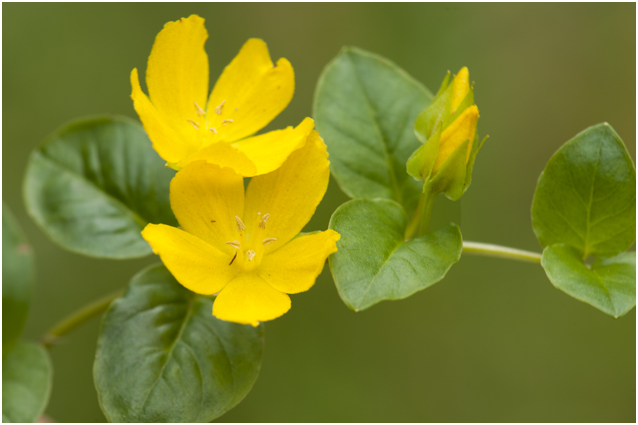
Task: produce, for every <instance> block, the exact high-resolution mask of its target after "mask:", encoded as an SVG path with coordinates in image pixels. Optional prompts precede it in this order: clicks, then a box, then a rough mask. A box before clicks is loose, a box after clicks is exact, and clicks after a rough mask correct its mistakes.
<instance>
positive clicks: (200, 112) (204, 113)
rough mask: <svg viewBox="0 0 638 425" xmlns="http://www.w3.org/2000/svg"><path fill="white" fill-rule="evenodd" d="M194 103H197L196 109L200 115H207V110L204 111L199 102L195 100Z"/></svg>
mask: <svg viewBox="0 0 638 425" xmlns="http://www.w3.org/2000/svg"><path fill="white" fill-rule="evenodd" d="M193 104H195V111H197V115H199V116H200V117H201V116H204V115H206V111H204V110H203V109H202V107H201V106H199V105H198V104H197V102H195V101H193Z"/></svg>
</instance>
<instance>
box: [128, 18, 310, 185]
mask: <svg viewBox="0 0 638 425" xmlns="http://www.w3.org/2000/svg"><path fill="white" fill-rule="evenodd" d="M207 38H208V33H207V31H206V28H205V27H204V19H202V18H200V17H199V16H196V15H191V16H190V17H189V18H182V19H180V20H179V21H176V22H169V23H167V24H166V25H165V26H164V29H163V30H162V31H160V33H159V34H158V35H157V37H156V39H155V43H154V44H153V49H152V51H151V55H150V57H149V59H148V66H147V70H146V85H147V87H148V93H149V97H150V99H149V97H147V96H146V95H145V94H144V92H142V89H141V87H140V83H139V77H138V72H137V69H134V70H133V72H132V73H131V85H132V87H133V90H132V93H131V97H132V99H133V103H134V106H135V111H136V112H137V113H138V115H139V116H140V119H141V121H142V123H143V125H144V129H145V130H146V132H147V133H148V135H149V137H150V139H151V141H152V142H153V148H154V149H155V150H156V151H157V152H158V153H159V155H160V156H161V157H162V158H164V159H165V160H166V161H167V163H168V165H169V166H171V167H173V168H175V169H177V170H179V169H181V168H183V167H184V166H186V165H187V164H189V163H191V162H193V161H198V160H204V161H206V162H210V163H214V164H218V165H220V166H222V167H230V168H232V169H234V170H235V171H236V172H237V173H239V174H241V175H242V176H254V175H259V174H265V173H269V172H271V171H273V170H275V169H277V168H278V167H279V166H281V164H283V162H284V161H285V160H286V158H287V157H288V156H289V155H290V153H291V152H293V151H295V150H296V149H298V148H299V147H301V146H302V145H303V144H304V142H305V140H306V138H307V137H308V135H309V134H310V131H312V129H313V128H314V123H313V122H312V120H311V119H310V118H306V119H305V120H304V121H303V122H302V123H301V124H300V125H299V126H297V127H296V128H292V127H288V128H286V129H285V130H279V131H272V132H270V133H266V134H262V135H259V136H255V137H248V136H251V135H253V134H255V133H256V132H257V131H259V130H260V129H262V128H263V127H265V126H266V125H267V124H268V123H269V122H270V121H272V120H273V119H274V118H275V117H276V116H277V115H278V114H279V113H280V112H281V111H282V110H283V109H284V108H285V107H286V106H287V105H288V103H289V102H290V100H291V99H292V95H293V92H294V88H295V82H294V72H293V69H292V66H291V65H290V62H288V61H287V60H286V59H279V60H278V61H277V64H276V65H274V64H273V63H272V60H271V59H270V55H269V53H268V48H267V47H266V43H264V42H263V41H262V40H259V39H250V40H248V41H247V42H246V44H244V46H243V47H242V48H241V50H240V51H239V54H238V55H237V56H236V57H235V59H233V61H232V62H231V63H230V64H229V65H228V66H227V67H226V68H225V69H224V72H223V73H222V75H221V77H220V78H219V80H218V81H217V83H216V84H215V87H214V88H213V91H212V93H211V95H210V97H209V98H208V99H207V95H208V81H209V75H208V57H207V55H206V52H205V50H204V43H205V41H206V39H207Z"/></svg>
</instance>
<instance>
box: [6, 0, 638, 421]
mask: <svg viewBox="0 0 638 425" xmlns="http://www.w3.org/2000/svg"><path fill="white" fill-rule="evenodd" d="M3 12H4V13H3V45H2V47H3V59H4V61H3V98H2V100H3V106H4V110H3V133H2V135H3V142H4V143H3V145H2V153H3V157H4V161H3V164H2V165H3V175H2V177H3V179H2V188H3V198H4V199H5V201H7V203H8V205H9V206H10V207H11V208H12V209H13V211H14V212H15V214H16V216H17V217H18V219H19V221H20V223H21V224H22V225H23V226H24V228H25V230H26V233H27V235H28V237H29V239H30V241H31V242H32V244H33V245H34V248H35V252H36V257H37V277H38V278H37V293H36V296H35V300H34V304H33V305H32V308H31V311H30V317H29V320H28V323H27V328H26V335H27V336H28V337H32V338H37V337H39V336H40V335H42V333H43V332H44V331H46V329H47V328H48V327H50V326H51V325H52V324H53V323H54V322H55V321H57V320H59V319H61V318H62V317H64V316H65V315H66V314H68V313H70V312H71V311H72V310H74V309H76V308H78V307H80V306H81V305H83V304H84V303H87V302H89V301H91V300H93V299H95V298H97V297H99V296H101V295H103V294H106V293H109V292H111V291H113V290H115V289H117V288H120V287H122V286H123V285H125V284H126V282H127V281H128V280H129V278H130V277H131V276H132V275H133V274H134V273H135V272H137V271H138V270H140V269H141V268H142V267H144V266H145V265H147V264H149V263H153V262H157V261H158V260H157V258H146V259H142V260H135V261H120V262H115V261H107V260H95V259H88V258H85V257H82V256H78V255H75V254H72V253H69V252H66V251H64V250H63V249H61V248H59V247H58V246H56V245H54V244H53V243H52V242H50V241H49V240H48V239H47V238H46V236H45V235H44V234H43V233H42V232H41V231H40V230H39V229H38V228H37V227H36V226H35V225H34V223H33V222H32V221H31V220H30V219H29V218H28V216H27V215H26V212H25V209H24V206H23V203H22V198H21V184H22V179H23V174H24V170H25V165H26V162H27V158H28V155H29V152H30V151H31V150H32V149H33V148H34V147H35V146H37V145H38V143H40V141H41V140H42V139H43V138H44V137H45V136H46V135H47V134H49V133H50V132H52V131H54V130H55V129H56V128H57V127H59V126H60V125H62V124H63V123H65V122H66V121H68V120H71V119H75V118H76V117H79V116H85V115H94V114H102V113H113V114H124V115H128V116H131V117H135V118H137V117H136V115H135V112H134V110H133V105H132V102H131V100H130V98H129V94H130V86H129V73H130V71H131V70H132V69H133V68H134V67H138V68H140V69H141V70H142V72H143V70H144V69H145V64H146V59H147V57H148V55H149V53H150V51H151V46H152V44H153V40H154V38H155V35H156V34H157V33H158V32H159V30H160V29H161V28H162V26H163V25H164V23H165V22H167V21H171V20H176V19H178V18H180V17H185V16H189V15H190V14H193V13H195V14H199V15H200V16H202V17H204V18H205V19H206V24H207V28H208V31H209V34H210V38H209V40H208V42H207V45H206V48H207V51H208V54H209V58H210V60H211V75H212V79H213V82H214V81H215V80H216V78H217V76H218V75H219V74H220V72H221V70H222V68H223V67H224V66H225V65H226V64H227V63H228V62H229V61H230V60H231V59H232V58H233V57H234V55H235V54H236V53H237V51H238V50H239V48H240V47H241V45H242V44H243V43H244V42H245V41H246V39H248V38H249V37H260V38H263V39H264V40H265V41H266V42H267V43H268V46H269V48H270V51H271V54H272V56H273V59H276V58H279V57H286V58H288V59H289V60H290V61H291V62H292V64H293V66H294V68H295V73H296V87H297V89H296V93H295V97H294V99H293V101H292V103H291V104H290V106H289V107H288V108H287V109H286V111H285V112H284V113H282V114H281V115H280V116H279V117H278V118H277V119H276V120H275V121H274V122H273V124H272V125H271V128H277V127H283V126H286V125H296V124H297V123H299V122H300V121H301V120H302V119H303V118H304V117H305V116H309V115H311V105H312V96H313V92H314V87H315V83H316V81H317V78H318V77H319V74H320V73H321V71H322V69H323V67H324V66H325V64H326V63H327V62H328V61H329V60H330V59H332V58H333V57H334V56H335V55H336V54H337V53H338V51H339V49H340V48H341V46H343V45H354V46H358V47H361V48H364V49H367V50H370V51H373V52H376V53H378V54H381V55H383V56H386V57H388V58H390V59H391V60H393V61H394V62H395V63H397V64H398V65H399V66H401V67H403V68H404V69H405V70H406V71H407V72H409V73H410V74H411V75H413V76H414V77H415V78H417V79H418V80H420V81H422V82H423V83H424V84H425V85H426V86H428V87H429V88H430V89H431V90H432V91H436V89H437V88H438V85H439V84H440V82H441V79H442V78H443V76H444V75H445V72H446V71H447V70H448V69H450V70H452V71H456V70H458V69H459V68H460V67H461V66H464V65H467V66H468V67H469V68H470V72H471V79H472V80H474V81H476V100H477V104H478V105H479V108H480V110H481V122H480V132H481V134H486V133H487V134H489V135H490V136H491V137H490V139H489V140H488V141H487V142H486V145H485V147H484V149H483V150H482V151H481V155H480V156H479V158H478V161H477V163H476V167H475V171H474V179H473V185H472V187H471V189H470V190H469V191H468V193H466V195H465V196H464V198H463V200H462V231H463V235H464V237H465V238H466V239H468V240H478V241H483V242H492V243H499V244H505V245H509V246H514V247H518V248H523V249H529V250H534V251H540V246H539V245H538V242H537V241H536V239H535V237H534V234H533V232H532V228H531V223H530V214H529V211H530V205H531V201H532V195H533V191H534V188H535V184H536V180H537V178H538V175H539V174H540V172H541V171H542V169H543V168H544V166H545V163H546V162H547V161H548V160H549V158H550V156H551V155H552V154H553V153H554V151H556V149H557V148H558V147H559V146H560V145H561V144H562V143H563V142H565V141H566V140H568V139H569V138H571V137H572V136H574V135H575V134H576V133H578V132H579V131H581V130H583V129H585V128H586V127H588V126H590V125H593V124H596V123H599V122H602V121H608V122H610V123H611V124H612V126H613V127H614V128H615V129H616V131H617V132H618V133H619V134H620V136H621V137H622V138H623V139H624V141H625V143H626V144H627V147H628V148H629V151H630V152H631V155H632V157H633V158H634V159H635V150H636V148H635V140H636V132H635V131H636V98H635V93H636V85H635V84H636V53H635V52H636V43H635V40H636V21H635V16H636V6H635V4H560V5H559V4H533V5H523V4H516V5H509V4H499V5H480V4H473V5H467V4H403V5H399V4H373V5H369V4H339V5H337V4H321V5H313V4H303V5H298V4H277V5H270V4H233V5H226V4H187V3H181V4H95V5H94V4H6V3H5V4H3ZM149 148H150V146H149ZM346 200H347V198H346V196H345V195H343V194H342V193H341V192H340V190H339V188H338V187H337V185H336V184H335V183H334V181H332V182H331V185H330V187H329V189H328V193H327V194H326V197H325V199H324V201H323V203H322V204H321V205H320V207H319V209H318V212H317V214H316V216H315V217H314V218H313V220H312V221H311V223H310V224H309V226H308V229H312V230H315V229H325V228H326V227H327V225H328V220H329V218H330V215H331V213H332V211H334V209H335V208H336V207H337V206H338V205H340V204H341V203H343V202H345V201H346ZM292 299H293V308H292V310H291V311H290V312H289V313H287V314H286V315H285V316H283V317H282V318H280V319H277V320H275V321H273V322H269V323H268V324H267V326H266V352H265V356H264V359H263V364H262V370H261V375H260V377H259V379H258V380H257V383H256V384H255V386H254V388H253V390H252V392H251V393H250V394H249V395H248V396H247V397H246V399H245V400H244V401H243V402H242V403H241V404H240V405H239V406H237V407H236V408H235V409H233V410H232V411H230V412H229V413H227V414H226V415H225V416H223V417H221V418H220V420H221V421H242V422H243V421H246V422H250V421H259V422H270V421H276V422H296V421H302V422H308V421H312V422H322V421H337V422H341V421H370V422H381V421H398V422H404V421H441V422H448V421H458V422H464V421H488V422H492V421H494V422H508V421H525V422H535V421H550V422H563V421H576V422H599V421H602V422H620V421H622V422H635V420H636V392H635V390H636V315H635V310H633V311H632V312H630V313H629V314H627V316H625V317H623V318H620V319H618V320H614V319H612V318H611V317H609V316H606V315H605V314H603V313H601V312H599V311H597V310H596V309H594V308H592V307H590V306H588V305H586V304H584V303H581V302H579V301H576V300H574V299H572V298H570V297H569V296H567V295H566V294H564V293H562V292H560V291H558V290H556V289H554V288H553V286H552V285H551V284H550V282H549V281H548V280H547V278H546V277H545V274H544V272H543V270H542V269H541V268H540V267H539V266H536V265H531V264H523V263H513V262H510V261H506V260H499V259H491V258H480V257H471V256H463V258H462V259H461V261H460V262H459V263H458V264H457V265H456V266H454V267H453V268H452V270H451V272H450V273H449V275H448V277H447V278H446V279H445V280H444V281H443V282H440V283H438V284H436V285H434V286H433V287H431V288H428V289H426V290H425V291H422V292H420V293H417V294H416V295H414V296H412V297H411V298H409V299H406V300H403V301H395V302H384V303H381V304H379V305H377V306H375V307H373V308H372V309H370V310H367V311H364V312H361V313H358V314H355V313H353V312H351V311H349V310H348V309H347V308H346V307H345V305H344V304H343V303H342V302H341V300H340V299H339V296H338V294H337V291H336V289H335V287H334V284H333V282H332V279H331V276H330V273H329V271H328V269H327V268H326V269H325V270H324V273H323V274H322V275H321V277H320V278H319V279H318V280H317V284H316V285H315V287H314V288H313V289H312V290H310V291H309V292H307V293H304V294H300V295H295V296H293V297H292ZM98 322H99V321H98V320H97V319H94V320H93V321H91V323H89V324H87V325H85V326H84V327H82V328H81V329H79V330H77V331H76V332H74V333H73V334H72V335H71V336H69V337H68V338H67V339H65V340H64V341H63V343H62V344H61V345H60V346H57V347H55V348H53V349H52V351H51V353H52V357H53V363H54V368H55V369H54V385H53V393H52V396H51V400H50V404H49V407H48V408H47V414H48V415H49V416H50V417H52V418H53V419H54V420H56V421H60V422H62V421H73V422H92V421H103V420H104V416H103V415H102V413H101V411H100V408H99V406H98V403H97V397H96V393H95V389H94V386H93V380H92V364H93V356H94V352H95V345H96V336H97V330H98Z"/></svg>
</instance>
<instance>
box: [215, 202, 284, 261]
mask: <svg viewBox="0 0 638 425" xmlns="http://www.w3.org/2000/svg"><path fill="white" fill-rule="evenodd" d="M257 215H258V216H259V220H258V221H257V222H256V224H257V225H256V226H254V228H253V229H250V232H248V231H247V230H246V225H245V224H244V222H243V221H242V220H241V218H239V216H235V227H236V228H237V232H238V239H237V240H232V241H227V242H226V243H227V244H228V245H230V246H231V247H233V248H234V249H235V250H236V251H235V254H234V255H233V257H232V259H231V260H230V263H229V265H236V266H238V267H241V268H242V269H244V270H253V269H254V268H255V267H257V266H258V265H259V263H261V259H262V257H263V254H264V247H265V246H266V245H269V244H271V243H276V242H277V238H266V237H264V236H265V235H264V231H265V230H266V226H267V224H268V219H269V218H270V214H269V213H266V214H263V215H262V214H261V213H260V212H258V213H257Z"/></svg>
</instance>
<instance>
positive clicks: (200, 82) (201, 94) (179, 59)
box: [146, 15, 209, 143]
mask: <svg viewBox="0 0 638 425" xmlns="http://www.w3.org/2000/svg"><path fill="white" fill-rule="evenodd" d="M207 38H208V33H207V32H206V28H205V27H204V19H202V18H200V17H199V16H197V15H191V16H190V17H188V18H182V19H180V20H178V21H175V22H168V23H167V24H166V25H164V29H162V31H160V33H159V34H157V37H156V38H155V43H154V44H153V49H152V51H151V56H150V57H149V58H148V67H147V70H146V85H147V87H148V94H149V97H150V99H151V102H153V105H155V107H156V108H157V110H158V111H159V112H160V113H161V114H162V115H163V116H164V117H165V119H167V120H169V121H170V123H171V125H172V126H173V127H175V128H185V129H189V126H190V124H189V123H188V122H187V119H191V120H194V121H197V119H198V117H199V116H198V114H197V109H196V108H195V105H194V103H193V102H197V103H198V104H199V105H201V107H203V106H204V105H205V104H206V96H207V95H208V79H209V75H208V56H206V51H205V50H204V43H205V42H206V39H207ZM190 130H192V128H190ZM176 142H177V141H174V143H176Z"/></svg>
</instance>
